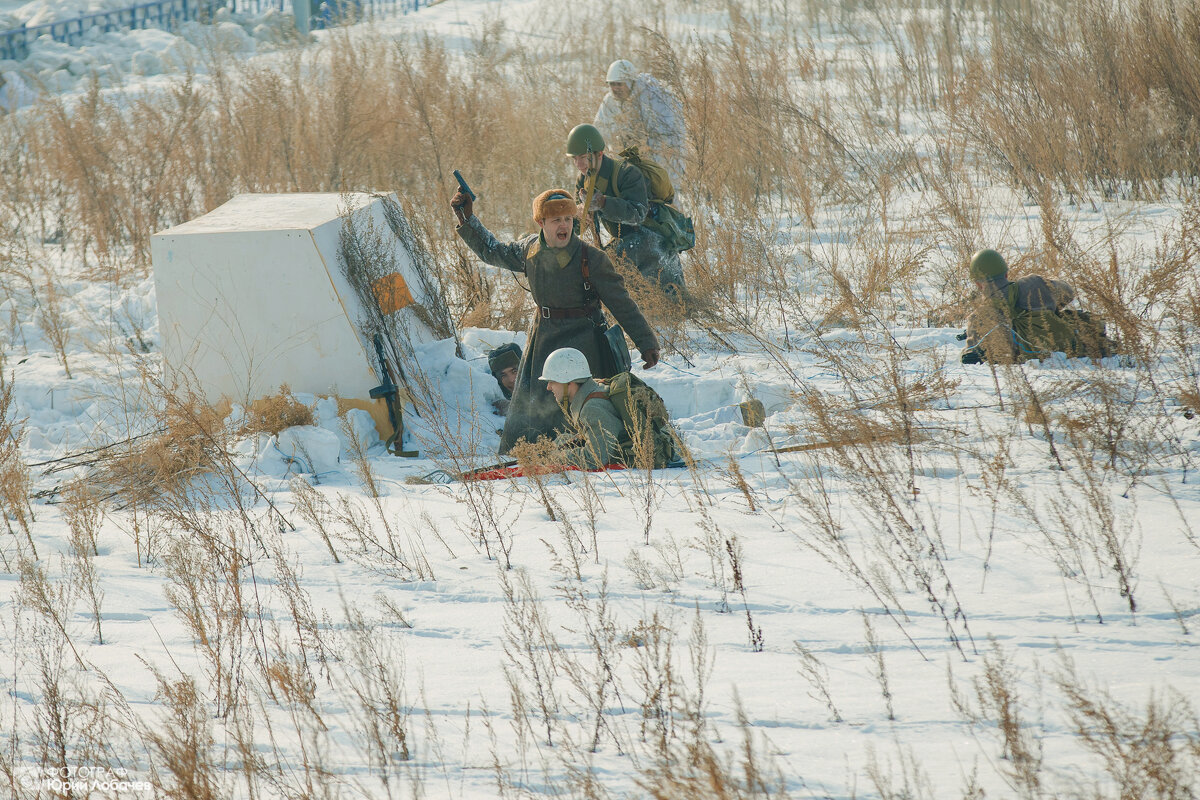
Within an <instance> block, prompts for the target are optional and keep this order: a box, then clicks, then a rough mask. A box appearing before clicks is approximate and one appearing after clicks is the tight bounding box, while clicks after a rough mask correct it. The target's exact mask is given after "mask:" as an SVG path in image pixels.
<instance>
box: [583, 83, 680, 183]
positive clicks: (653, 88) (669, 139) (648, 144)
mask: <svg viewBox="0 0 1200 800" xmlns="http://www.w3.org/2000/svg"><path fill="white" fill-rule="evenodd" d="M605 80H606V81H607V82H608V93H607V94H605V95H604V99H603V100H602V101H600V109H599V110H598V111H597V112H596V119H595V121H594V122H593V123H592V124H593V125H595V126H596V128H597V129H598V130H599V131H600V134H601V135H602V136H603V137H604V138H605V139H607V140H608V142H609V144H610V146H611V147H612V151H613V152H614V153H616V152H620V151H621V150H624V149H625V148H627V147H637V148H638V149H639V150H640V152H641V154H642V155H643V156H644V157H646V158H649V159H651V160H652V161H657V162H658V163H660V164H662V165H663V166H664V167H666V169H667V173H668V174H669V175H670V176H671V183H673V184H675V185H676V186H680V185H682V181H683V177H684V175H683V173H684V154H685V153H686V148H687V128H686V127H685V125H684V120H683V106H682V104H681V103H680V102H679V100H678V99H677V98H676V97H675V95H673V94H671V92H670V90H668V89H667V87H666V86H664V85H663V84H662V82H661V81H659V80H658V79H657V78H655V77H654V76H653V75H651V74H650V73H648V72H638V71H637V68H636V67H634V66H633V64H632V63H631V62H629V61H626V60H625V59H620V60H618V61H614V62H613V63H612V65H610V66H609V68H608V74H607V75H606V76H605Z"/></svg>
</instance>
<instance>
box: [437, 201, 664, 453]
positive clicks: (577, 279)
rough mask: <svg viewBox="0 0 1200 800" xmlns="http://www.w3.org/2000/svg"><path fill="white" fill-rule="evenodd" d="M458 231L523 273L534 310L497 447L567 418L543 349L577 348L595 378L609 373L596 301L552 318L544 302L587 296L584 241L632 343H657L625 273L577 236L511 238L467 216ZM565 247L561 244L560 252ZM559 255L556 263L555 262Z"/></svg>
mask: <svg viewBox="0 0 1200 800" xmlns="http://www.w3.org/2000/svg"><path fill="white" fill-rule="evenodd" d="M457 230H458V235H459V237H460V238H461V239H462V240H463V241H464V242H466V244H467V246H468V247H470V248H471V250H472V251H474V253H475V255H477V256H479V258H480V259H482V260H483V261H484V262H485V263H487V264H491V265H492V266H495V267H503V268H504V269H509V270H512V271H513V272H521V273H524V274H525V277H526V278H527V279H528V280H529V290H530V292H531V293H532V294H533V302H534V303H536V304H537V306H538V310H537V312H536V313H535V314H534V317H533V321H532V322H530V324H529V330H528V337H529V338H528V344H527V345H526V347H525V353H524V355H522V357H521V365H520V367H518V370H517V371H518V373H519V375H518V377H517V387H516V389H515V390H514V391H513V397H512V403H511V405H509V408H508V416H507V417H506V418H505V422H504V433H503V434H501V436H500V452H501V453H507V452H508V451H509V450H510V449H511V448H512V446H513V445H514V444H516V443H517V442H518V441H519V440H521V439H523V438H524V439H527V440H529V441H535V440H536V439H537V438H538V437H539V436H549V437H551V438H553V437H554V436H555V435H557V434H558V433H560V432H562V431H563V430H566V429H567V428H568V427H569V423H568V421H567V419H566V417H565V416H564V415H563V412H562V409H561V408H559V406H558V404H557V403H556V402H555V401H554V396H553V395H552V394H550V392H549V391H547V389H546V382H545V381H542V380H539V378H540V377H541V375H542V366H543V365H544V364H545V363H546V357H547V356H549V355H550V354H551V353H552V352H554V351H555V350H557V349H558V348H560V347H574V348H575V349H576V350H579V351H580V352H582V353H583V354H584V355H585V356H586V357H587V360H588V365H589V366H590V367H591V369H592V375H593V376H595V377H598V378H608V377H611V375H610V374H608V372H607V370H605V369H604V367H603V364H604V362H603V361H602V360H601V346H602V338H601V337H602V334H603V331H604V328H605V326H606V320H605V317H604V312H603V311H602V310H601V309H600V307H599V306H598V305H597V307H596V308H595V310H594V311H593V312H592V313H591V314H590V315H589V316H587V317H580V318H576V319H550V318H547V317H545V316H543V314H542V313H541V312H542V308H551V309H562V308H581V307H583V306H585V305H586V304H587V302H588V298H587V297H585V293H584V288H583V259H582V253H583V248H585V247H586V248H588V274H589V276H590V278H591V284H592V290H593V292H594V294H595V296H596V297H598V298H599V300H600V301H601V302H602V303H603V304H604V306H605V308H607V309H608V310H609V312H610V313H611V314H612V315H613V317H615V318H616V321H617V323H618V324H620V326H621V327H622V328H623V329H624V330H625V333H626V334H627V335H628V336H629V338H630V339H632V340H633V343H634V345H635V346H636V347H637V348H638V350H640V351H642V352H645V351H647V350H657V349H658V339H657V338H656V337H655V335H654V331H652V330H651V329H650V325H649V324H648V323H647V322H646V319H645V317H643V316H642V312H641V310H640V309H639V308H638V307H637V303H635V302H634V301H633V299H632V298H630V296H629V292H628V291H626V289H625V280H624V279H623V278H622V277H621V275H620V273H618V272H617V271H616V270H615V269H613V265H612V262H611V261H609V259H608V256H607V255H605V253H604V251H603V250H598V249H597V248H595V247H592V246H591V245H588V244H585V243H584V242H583V241H582V240H581V239H580V238H579V237H578V236H574V235H572V236H571V241H570V242H568V243H567V246H566V247H564V248H558V249H556V248H553V247H548V246H547V245H546V242H545V240H544V239H543V238H542V235H541V234H540V233H539V234H534V235H531V236H526V237H525V238H523V239H520V240H518V241H515V242H501V241H499V240H498V239H497V238H496V237H495V236H493V235H492V233H491V231H489V230H488V229H487V228H485V227H484V226H483V223H482V222H480V221H479V218H478V217H474V216H473V217H471V218H470V219H468V220H467V221H466V222H465V223H463V224H462V225H459V226H458V229H457ZM564 251H565V252H564ZM560 262H562V263H560Z"/></svg>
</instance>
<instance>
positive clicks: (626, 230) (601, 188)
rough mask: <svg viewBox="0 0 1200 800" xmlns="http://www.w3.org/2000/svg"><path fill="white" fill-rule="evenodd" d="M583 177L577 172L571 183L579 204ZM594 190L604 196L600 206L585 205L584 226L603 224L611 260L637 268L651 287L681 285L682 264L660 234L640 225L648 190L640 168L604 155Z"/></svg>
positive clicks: (644, 214)
mask: <svg viewBox="0 0 1200 800" xmlns="http://www.w3.org/2000/svg"><path fill="white" fill-rule="evenodd" d="M586 184H587V176H586V175H580V176H579V180H578V181H576V183H575V188H576V189H577V190H578V192H579V202H580V204H581V205H582V204H583V202H584V200H586V198H585V197H584V190H585V188H586ZM594 191H596V192H599V193H600V194H602V195H604V208H602V209H596V208H595V207H594V206H589V208H590V209H591V211H592V219H591V220H584V224H585V225H591V224H596V225H599V226H603V228H604V230H605V231H607V232H608V235H609V236H610V237H611V238H610V239H609V241H608V244H607V245H605V246H604V250H605V252H607V253H608V254H609V256H610V257H611V258H612V259H613V260H614V261H615V260H618V259H623V260H625V261H628V262H629V263H631V264H633V265H634V266H635V267H637V269H638V272H640V273H642V276H643V277H645V278H646V280H648V281H650V283H652V284H654V285H655V286H659V287H660V288H663V289H664V290H666V287H667V286H669V285H671V284H674V285H676V286H678V287H679V288H681V289H682V288H683V264H682V263H681V262H680V260H679V254H678V253H675V252H671V251H669V250H668V249H667V248H666V247H664V246H663V240H662V237H661V236H659V235H658V234H657V233H655V232H653V231H651V230H649V229H647V228H644V227H642V221H643V220H645V219H646V214H647V213H649V211H650V189H649V187H648V186H646V178H645V177H644V176H643V175H642V171H641V170H640V169H638V168H637V167H635V166H633V165H632V164H628V163H626V162H625V161H622V160H620V159H614V158H610V157H608V156H607V155H606V156H604V157H603V158H602V159H601V160H600V168H599V169H598V170H596V182H595V185H594Z"/></svg>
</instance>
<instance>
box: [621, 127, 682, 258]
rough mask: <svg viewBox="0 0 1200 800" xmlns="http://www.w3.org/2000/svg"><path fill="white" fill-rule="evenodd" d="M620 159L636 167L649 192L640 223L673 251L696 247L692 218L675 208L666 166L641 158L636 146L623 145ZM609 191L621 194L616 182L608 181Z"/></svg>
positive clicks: (673, 191)
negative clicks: (646, 208)
mask: <svg viewBox="0 0 1200 800" xmlns="http://www.w3.org/2000/svg"><path fill="white" fill-rule="evenodd" d="M620 158H621V159H622V160H623V161H625V162H627V163H629V164H632V165H633V166H635V167H637V168H638V170H639V171H640V172H641V173H642V177H644V178H645V179H646V188H647V189H648V190H649V194H650V211H649V212H648V213H647V214H646V219H645V220H644V221H643V222H642V226H643V227H645V228H649V229H650V230H652V231H654V232H655V233H657V234H658V235H659V236H661V237H662V240H663V245H664V246H665V247H666V248H667V249H668V250H670V251H671V252H673V253H682V252H683V251H684V250H691V249H692V248H693V247H695V246H696V228H695V225H693V224H692V218H691V217H689V216H687V215H686V214H684V213H683V212H682V211H680V210H679V209H677V208H675V206H674V205H672V203H673V202H674V201H675V187H674V186H672V185H671V176H670V175H669V174H667V170H666V168H664V167H663V166H662V165H661V164H659V163H658V162H656V161H651V160H650V159H648V158H642V156H641V155H640V154H639V153H638V149H637V147H627V148H625V149H624V150H622V151H621V152H620ZM612 189H613V192H614V193H615V195H616V196H617V197H620V196H621V193H620V191H619V189H618V188H617V184H616V182H615V181H614V182H613V184H612Z"/></svg>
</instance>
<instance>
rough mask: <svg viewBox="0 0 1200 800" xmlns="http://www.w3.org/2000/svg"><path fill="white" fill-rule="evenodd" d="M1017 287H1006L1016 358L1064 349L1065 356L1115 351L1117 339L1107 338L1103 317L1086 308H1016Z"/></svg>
mask: <svg viewBox="0 0 1200 800" xmlns="http://www.w3.org/2000/svg"><path fill="white" fill-rule="evenodd" d="M1017 294H1018V288H1017V285H1016V284H1015V283H1010V284H1009V285H1008V287H1007V289H1006V291H1005V301H1006V304H1007V306H1008V314H1009V318H1010V319H1011V320H1012V338H1013V348H1014V351H1015V355H1016V359H1017V360H1018V361H1027V360H1029V359H1031V358H1045V357H1047V356H1049V355H1050V354H1051V353H1056V352H1060V353H1065V354H1066V355H1067V357H1068V358H1104V357H1105V356H1111V355H1115V354H1116V352H1117V343H1116V342H1114V341H1113V340H1112V339H1110V338H1108V335H1107V331H1106V329H1105V324H1104V319H1103V317H1100V316H1098V315H1096V314H1089V313H1088V312H1086V311H1075V310H1063V311H1053V310H1051V309H1044V310H1041V311H1030V310H1028V309H1018V308H1017Z"/></svg>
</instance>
